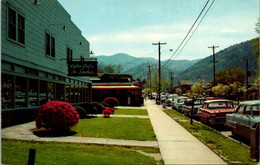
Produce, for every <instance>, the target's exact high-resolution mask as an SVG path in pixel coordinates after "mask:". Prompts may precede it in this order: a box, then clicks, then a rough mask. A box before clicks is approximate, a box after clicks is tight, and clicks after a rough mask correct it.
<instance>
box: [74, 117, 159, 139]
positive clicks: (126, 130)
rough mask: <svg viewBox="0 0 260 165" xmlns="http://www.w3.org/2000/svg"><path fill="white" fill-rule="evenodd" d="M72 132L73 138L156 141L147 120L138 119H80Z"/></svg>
mask: <svg viewBox="0 0 260 165" xmlns="http://www.w3.org/2000/svg"><path fill="white" fill-rule="evenodd" d="M72 131H75V132H77V134H76V135H75V136H85V137H98V138H112V139H127V140H152V141H155V140H156V136H155V134H154V131H153V127H152V125H151V122H150V120H149V119H139V118H103V117H98V118H88V119H80V121H79V123H78V124H77V126H76V127H73V128H72Z"/></svg>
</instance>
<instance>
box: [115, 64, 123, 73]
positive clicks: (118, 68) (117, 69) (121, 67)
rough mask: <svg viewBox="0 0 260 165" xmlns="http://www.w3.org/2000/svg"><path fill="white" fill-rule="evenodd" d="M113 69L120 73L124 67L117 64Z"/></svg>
mask: <svg viewBox="0 0 260 165" xmlns="http://www.w3.org/2000/svg"><path fill="white" fill-rule="evenodd" d="M115 70H116V73H121V72H122V71H123V70H124V67H123V65H122V64H118V65H117V66H116V67H115Z"/></svg>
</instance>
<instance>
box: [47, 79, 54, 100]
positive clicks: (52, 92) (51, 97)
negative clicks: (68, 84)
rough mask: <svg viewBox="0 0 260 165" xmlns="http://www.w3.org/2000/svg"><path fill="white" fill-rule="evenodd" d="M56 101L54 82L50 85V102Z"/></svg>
mask: <svg viewBox="0 0 260 165" xmlns="http://www.w3.org/2000/svg"><path fill="white" fill-rule="evenodd" d="M54 99H55V84H54V83H53V82H49V83H48V101H51V100H54Z"/></svg>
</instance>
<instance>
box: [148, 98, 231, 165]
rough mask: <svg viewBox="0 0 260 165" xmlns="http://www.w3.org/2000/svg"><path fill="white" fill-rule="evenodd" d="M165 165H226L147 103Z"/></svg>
mask: <svg viewBox="0 0 260 165" xmlns="http://www.w3.org/2000/svg"><path fill="white" fill-rule="evenodd" d="M145 106H146V108H147V111H148V114H149V117H150V120H151V123H152V126H153V129H154V132H155V134H156V137H157V141H158V144H159V148H160V151H161V155H162V157H163V160H164V162H165V164H226V163H225V162H224V161H223V160H222V159H221V158H220V157H218V155H216V154H215V153H214V152H213V151H211V150H210V149H209V148H208V147H207V146H205V145H204V144H203V143H201V142H200V141H199V140H198V139H196V138H195V137H194V136H193V135H192V134H190V133H189V132H188V131H186V130H185V129H184V128H183V127H182V126H180V125H179V124H178V123H177V122H175V121H174V120H173V119H172V118H171V117H169V116H168V115H167V114H165V113H164V112H163V111H162V106H161V105H156V104H155V103H154V100H147V101H145Z"/></svg>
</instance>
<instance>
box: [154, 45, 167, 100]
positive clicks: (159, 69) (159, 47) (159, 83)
mask: <svg viewBox="0 0 260 165" xmlns="http://www.w3.org/2000/svg"><path fill="white" fill-rule="evenodd" d="M165 44H166V42H164V43H161V42H160V41H159V42H158V43H153V45H158V56H159V68H158V72H159V82H158V85H159V91H158V95H159V98H158V99H159V102H160V101H161V45H165ZM159 104H160V103H159Z"/></svg>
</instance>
